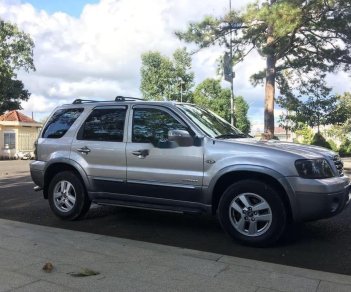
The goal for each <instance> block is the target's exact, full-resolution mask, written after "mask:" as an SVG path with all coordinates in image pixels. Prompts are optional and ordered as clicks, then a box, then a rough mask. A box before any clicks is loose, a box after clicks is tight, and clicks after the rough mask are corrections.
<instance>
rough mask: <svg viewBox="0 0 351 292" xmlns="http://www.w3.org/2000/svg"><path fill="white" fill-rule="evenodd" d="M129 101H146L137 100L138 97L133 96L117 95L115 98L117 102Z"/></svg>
mask: <svg viewBox="0 0 351 292" xmlns="http://www.w3.org/2000/svg"><path fill="white" fill-rule="evenodd" d="M126 100H127V101H128V100H144V99H142V98H136V97H131V96H121V95H117V96H116V98H115V101H126Z"/></svg>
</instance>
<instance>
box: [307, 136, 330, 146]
mask: <svg viewBox="0 0 351 292" xmlns="http://www.w3.org/2000/svg"><path fill="white" fill-rule="evenodd" d="M311 145H315V146H321V147H324V148H328V149H332V148H331V146H330V144H329V143H328V142H327V140H325V138H324V137H323V136H322V134H321V133H316V134H315V135H314V136H313V138H312V142H311Z"/></svg>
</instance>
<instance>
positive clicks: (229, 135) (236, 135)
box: [215, 133, 248, 139]
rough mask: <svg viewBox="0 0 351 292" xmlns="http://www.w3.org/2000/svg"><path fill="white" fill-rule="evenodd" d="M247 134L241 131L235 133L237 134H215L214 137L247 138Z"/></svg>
mask: <svg viewBox="0 0 351 292" xmlns="http://www.w3.org/2000/svg"><path fill="white" fill-rule="evenodd" d="M247 137H248V136H247V135H245V134H242V133H237V134H223V135H219V136H216V137H215V138H216V139H231V138H247Z"/></svg>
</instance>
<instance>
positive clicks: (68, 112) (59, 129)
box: [42, 108, 83, 139]
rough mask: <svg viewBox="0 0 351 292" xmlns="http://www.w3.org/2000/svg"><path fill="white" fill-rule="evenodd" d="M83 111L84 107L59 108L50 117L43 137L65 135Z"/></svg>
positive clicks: (55, 137)
mask: <svg viewBox="0 0 351 292" xmlns="http://www.w3.org/2000/svg"><path fill="white" fill-rule="evenodd" d="M82 112H83V109H82V108H70V109H59V110H58V111H56V112H55V113H54V114H53V115H52V117H51V118H50V120H49V122H48V123H47V125H46V127H45V129H44V131H43V135H42V137H43V138H54V139H58V138H61V137H63V135H64V134H66V132H67V131H68V130H69V128H70V127H71V126H72V125H73V123H74V121H75V120H76V119H77V118H78V117H79V116H80V114H81V113H82Z"/></svg>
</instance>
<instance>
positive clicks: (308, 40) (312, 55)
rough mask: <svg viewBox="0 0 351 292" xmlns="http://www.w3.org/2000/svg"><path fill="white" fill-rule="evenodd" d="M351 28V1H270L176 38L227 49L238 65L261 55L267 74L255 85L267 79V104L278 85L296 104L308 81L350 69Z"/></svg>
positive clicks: (270, 125) (256, 78) (197, 25)
mask: <svg viewBox="0 0 351 292" xmlns="http://www.w3.org/2000/svg"><path fill="white" fill-rule="evenodd" d="M350 23H351V2H350V1H349V0H313V1H308V0H269V1H268V0H266V1H256V2H255V3H251V4H249V5H247V6H246V8H244V9H243V10H240V11H232V12H231V13H228V14H227V15H224V16H223V17H218V18H216V17H211V16H206V17H205V18H204V19H203V20H202V21H200V22H197V23H191V24H190V25H189V26H188V28H187V30H186V31H184V32H176V35H177V36H178V37H179V38H180V39H182V40H184V41H186V42H189V43H195V44H197V45H198V47H199V48H200V49H201V48H204V47H209V46H212V45H221V46H224V47H225V48H226V49H227V50H228V51H229V50H232V52H233V63H234V64H236V63H238V62H240V61H242V60H243V59H244V58H245V57H246V56H247V55H248V54H249V53H250V52H251V51H253V50H256V51H258V52H259V53H260V54H261V55H262V56H263V57H264V58H266V59H267V68H266V69H265V70H264V71H258V72H256V73H255V74H254V75H253V76H252V77H251V80H252V82H253V84H254V85H257V84H259V83H262V82H263V80H264V79H265V78H266V81H267V83H266V89H265V90H266V93H267V94H266V97H265V102H266V103H267V102H268V103H271V102H273V99H272V96H273V95H274V87H275V86H276V85H278V87H279V91H280V93H281V95H282V96H284V97H288V98H293V97H295V94H296V93H299V92H301V90H303V89H304V86H305V85H307V84H308V82H306V81H305V79H306V76H311V75H317V76H319V77H323V78H324V76H323V75H322V74H321V73H324V72H336V71H339V70H344V71H348V70H349V69H350V65H351V29H350V25H349V24H350ZM232 31H236V32H238V33H234V34H231V32H232ZM231 35H233V41H230V36H231ZM302 81H303V82H302ZM295 98H296V97H295ZM266 113H267V116H266V117H265V129H266V128H269V129H272V128H274V119H272V117H273V111H272V110H269V111H266ZM266 123H267V125H266Z"/></svg>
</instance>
